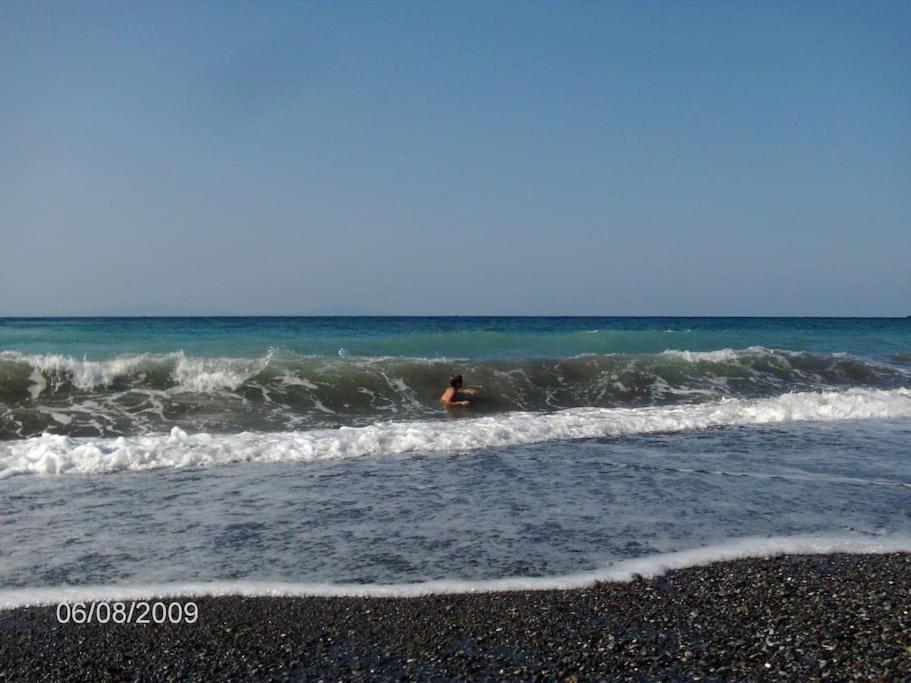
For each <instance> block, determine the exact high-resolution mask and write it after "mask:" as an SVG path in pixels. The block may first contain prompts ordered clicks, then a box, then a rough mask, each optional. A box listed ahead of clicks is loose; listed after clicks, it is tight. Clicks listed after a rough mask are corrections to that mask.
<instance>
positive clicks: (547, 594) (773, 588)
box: [0, 553, 911, 680]
mask: <svg viewBox="0 0 911 683" xmlns="http://www.w3.org/2000/svg"><path fill="white" fill-rule="evenodd" d="M909 587H911V554H909V553H889V554H870V555H865V554H842V553H835V554H828V555H779V556H775V557H769V558H744V559H735V560H728V561H722V562H716V563H713V564H709V565H704V566H692V567H687V568H681V569H672V570H670V571H669V572H667V573H666V574H663V575H660V576H656V577H654V578H650V579H641V578H639V579H636V580H634V581H632V582H628V583H613V582H611V583H597V584H595V585H593V586H589V587H585V588H569V589H560V590H534V591H527V590H515V591H507V592H484V593H456V594H436V595H424V596H418V597H242V596H220V597H198V598H176V599H175V601H178V602H182V603H186V602H194V603H196V605H197V606H198V609H199V619H198V621H197V622H196V623H194V624H187V623H179V624H170V623H166V624H161V625H156V624H149V625H136V624H124V625H115V624H104V625H102V624H97V623H93V624H85V625H76V624H73V623H69V624H59V623H58V622H57V618H56V608H55V607H54V606H44V607H18V608H13V609H9V610H4V611H0V680H33V679H36V678H54V679H84V678H91V679H97V680H113V679H123V678H143V679H145V678H151V679H156V680H160V679H171V678H181V679H190V680H208V679H211V678H213V677H221V678H224V677H230V678H267V679H268V678H270V677H271V678H272V679H274V680H286V679H300V678H307V679H310V678H314V679H329V678H333V679H340V678H341V679H345V680H371V679H381V680H388V679H392V678H396V679H405V680H428V679H462V678H466V677H474V678H497V679H515V680H529V679H543V680H551V679H559V680H564V679H566V678H568V677H571V676H575V677H577V678H579V679H590V678H601V679H605V678H606V679H612V680H627V679H630V680H635V679H642V678H647V679H653V678H663V679H668V678H670V679H678V678H685V679H693V678H694V677H702V678H705V679H708V680H730V679H738V680H744V679H746V680H752V679H759V678H763V679H765V678H782V679H784V680H817V679H824V678H832V679H835V680H840V679H845V678H852V677H856V676H860V677H861V678H871V679H874V680H898V679H901V678H902V676H907V675H908V672H909V671H911V588H909Z"/></svg>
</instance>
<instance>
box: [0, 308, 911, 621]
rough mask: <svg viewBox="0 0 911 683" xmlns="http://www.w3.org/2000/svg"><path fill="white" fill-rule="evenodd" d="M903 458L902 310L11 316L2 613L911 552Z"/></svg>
mask: <svg viewBox="0 0 911 683" xmlns="http://www.w3.org/2000/svg"><path fill="white" fill-rule="evenodd" d="M452 371H459V372H461V373H463V374H464V375H465V378H466V381H467V383H468V384H469V385H472V386H474V387H475V388H476V389H477V393H476V395H473V396H471V397H470V405H469V406H468V407H465V408H444V407H443V406H442V405H441V404H440V403H439V395H440V393H441V391H442V389H443V388H444V386H445V385H446V382H447V379H448V376H449V373H450V372H452ZM909 453H911V320H907V319H888V320H887V319H819V318H774V319H772V318H172V319H152V318H135V319H119V318H118V319H103V318H92V319H46V320H45V319H2V320H0V509H2V510H3V511H4V514H3V515H0V605H2V604H4V603H6V604H21V603H23V602H27V601H29V600H32V599H35V596H36V595H38V594H39V593H36V592H35V591H39V592H40V591H44V592H43V593H40V594H41V595H51V596H53V595H63V591H65V590H70V589H73V587H76V588H78V589H80V590H82V589H85V590H89V587H91V586H95V587H98V586H101V587H114V588H117V587H120V588H124V589H126V588H128V587H137V586H139V587H142V586H151V585H153V584H154V585H159V586H160V585H164V586H171V587H178V588H179V587H180V586H183V585H184V584H185V583H186V582H188V581H191V582H195V583H202V584H206V585H213V586H222V587H226V588H227V589H228V590H232V589H233V588H231V587H232V586H235V587H236V586H237V585H238V584H236V582H250V581H252V582H257V583H256V585H258V586H267V587H269V588H268V590H273V589H274V590H283V588H282V587H283V586H285V587H287V586H290V585H297V586H299V585H305V586H311V585H315V584H317V583H318V584H321V585H323V587H322V588H319V590H324V589H325V584H329V585H333V584H339V583H354V584H358V585H363V586H367V587H370V586H373V588H376V587H377V585H378V584H382V585H388V584H409V585H413V584H416V583H417V584H419V583H420V582H424V581H431V580H433V581H444V582H450V583H449V584H447V585H462V584H456V583H452V582H458V581H473V582H479V581H480V582H484V581H488V580H493V579H496V580H502V579H508V578H510V577H529V576H532V577H551V578H552V579H553V580H554V581H555V582H556V583H555V584H554V585H557V584H560V581H562V579H559V577H561V576H566V575H575V574H578V573H579V572H596V573H597V572H601V571H602V570H603V571H607V570H606V569H605V568H609V567H612V566H617V565H616V563H623V562H628V561H638V560H640V559H643V558H645V560H648V558H658V559H656V560H654V562H655V563H657V564H655V565H654V566H660V564H661V562H662V561H663V560H661V559H660V558H663V557H668V555H667V554H668V553H675V552H681V551H687V552H688V551H692V550H695V549H700V548H703V549H706V550H705V553H707V555H705V556H704V557H709V558H711V557H723V556H727V555H726V554H725V553H729V552H731V551H730V548H736V549H737V552H739V553H754V552H755V553H758V552H765V551H767V550H768V549H770V548H771V549H775V548H779V549H790V550H795V549H796V550H801V549H811V550H812V549H816V550H818V549H826V548H846V547H848V548H856V549H862V550H876V549H881V548H886V547H888V548H893V549H894V548H905V549H908V550H911V459H909ZM713 548H714V550H713ZM718 548H721V550H718ZM725 549H727V550H725ZM701 557H702V556H701ZM648 561H652V560H648ZM637 566H638V565H637ZM650 566H651V565H650ZM471 585H482V584H471ZM484 585H487V584H484ZM498 585H503V584H498ZM508 585H521V581H519V582H518V583H516V584H508ZM560 585H562V584H560ZM143 590H145V589H143ZM149 590H151V589H149ZM263 590H266V589H263ZM308 590H309V589H308ZM314 590H316V589H314Z"/></svg>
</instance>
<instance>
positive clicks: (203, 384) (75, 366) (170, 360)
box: [0, 350, 274, 399]
mask: <svg viewBox="0 0 911 683" xmlns="http://www.w3.org/2000/svg"><path fill="white" fill-rule="evenodd" d="M273 353H274V352H273V351H272V350H270V351H269V352H268V353H267V354H266V355H265V356H263V357H261V358H207V357H193V356H186V355H185V354H184V353H183V351H176V352H174V353H166V354H147V353H146V354H141V355H137V354H124V355H120V356H117V357H115V358H110V359H107V360H88V359H86V358H82V359H79V358H73V357H72V356H64V355H60V354H44V355H39V354H25V353H19V352H17V351H2V352H0V360H12V361H15V362H20V363H26V364H28V365H30V366H31V367H32V370H33V372H32V374H31V376H30V377H29V380H30V381H31V382H32V385H31V386H30V387H29V393H30V394H31V396H32V399H37V398H38V397H39V396H40V394H41V393H42V392H43V391H44V390H45V389H46V388H47V385H48V382H47V381H46V380H45V377H47V378H49V379H51V384H52V386H56V385H59V384H60V383H61V381H62V380H64V379H66V380H68V381H69V382H70V383H72V384H73V386H75V387H77V388H78V389H82V390H83V391H90V390H92V389H95V388H97V387H107V386H110V385H112V384H113V383H114V382H115V381H116V380H118V379H120V378H124V377H130V376H131V375H135V374H136V373H137V372H139V371H141V370H142V369H143V368H150V367H152V366H153V365H160V364H169V365H173V369H172V370H171V379H172V380H173V381H174V383H175V384H176V385H177V386H176V387H175V389H176V390H177V391H192V392H199V393H205V392H212V391H218V390H222V389H228V390H234V389H237V388H238V387H239V386H241V385H242V384H243V383H244V382H245V381H246V380H248V379H249V378H251V377H252V376H254V375H255V374H256V373H258V372H260V371H261V370H262V369H263V368H265V367H266V366H267V365H268V364H269V361H270V360H271V359H272V356H273Z"/></svg>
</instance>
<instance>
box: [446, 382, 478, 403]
mask: <svg viewBox="0 0 911 683" xmlns="http://www.w3.org/2000/svg"><path fill="white" fill-rule="evenodd" d="M462 384H463V381H462V375H457V374H454V375H452V376H451V377H450V378H449V386H448V387H446V391H444V392H443V395H442V396H440V401H441V402H442V403H443V405H446V406H467V405H470V403H469V401H467V400H465V399H463V398H461V396H466V395H467V396H474V394H475V390H474V389H463V388H462Z"/></svg>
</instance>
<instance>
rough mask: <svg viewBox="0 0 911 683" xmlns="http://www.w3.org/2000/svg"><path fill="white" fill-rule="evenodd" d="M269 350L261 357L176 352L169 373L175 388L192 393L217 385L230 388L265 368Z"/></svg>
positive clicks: (234, 387)
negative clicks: (228, 356)
mask: <svg viewBox="0 0 911 683" xmlns="http://www.w3.org/2000/svg"><path fill="white" fill-rule="evenodd" d="M271 358H272V351H270V352H269V353H267V354H266V355H265V356H264V357H263V358H250V359H247V358H205V357H203V358H198V357H188V356H185V355H184V354H183V353H178V354H176V363H175V365H174V370H173V371H172V372H171V377H172V379H173V380H174V382H175V383H176V384H177V386H178V388H179V389H181V390H183V391H190V392H195V393H210V392H215V391H218V390H220V389H228V390H231V391H233V390H234V389H237V388H238V387H240V386H241V385H242V384H243V383H244V382H246V381H247V380H248V379H250V378H251V377H253V376H254V375H256V374H257V373H258V372H260V371H262V369H263V368H265V367H266V366H267V365H268V364H269V361H270V360H271Z"/></svg>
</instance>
